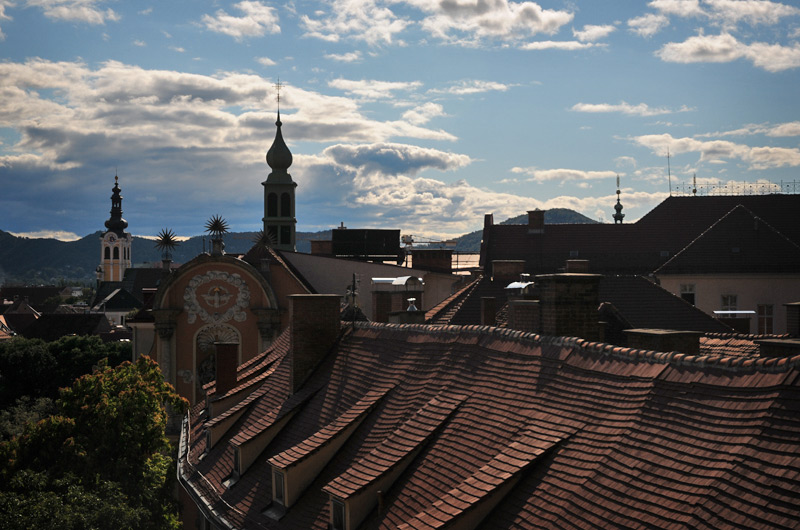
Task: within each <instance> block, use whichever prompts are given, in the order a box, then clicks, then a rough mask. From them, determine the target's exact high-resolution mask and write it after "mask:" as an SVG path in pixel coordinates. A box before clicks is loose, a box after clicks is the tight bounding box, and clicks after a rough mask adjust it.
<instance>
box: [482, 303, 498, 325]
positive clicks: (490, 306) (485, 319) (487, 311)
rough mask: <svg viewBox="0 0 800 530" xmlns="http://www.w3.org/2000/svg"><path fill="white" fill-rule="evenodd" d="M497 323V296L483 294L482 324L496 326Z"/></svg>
mask: <svg viewBox="0 0 800 530" xmlns="http://www.w3.org/2000/svg"><path fill="white" fill-rule="evenodd" d="M496 324H497V298H495V297H494V296H481V325H483V326H494V325H496Z"/></svg>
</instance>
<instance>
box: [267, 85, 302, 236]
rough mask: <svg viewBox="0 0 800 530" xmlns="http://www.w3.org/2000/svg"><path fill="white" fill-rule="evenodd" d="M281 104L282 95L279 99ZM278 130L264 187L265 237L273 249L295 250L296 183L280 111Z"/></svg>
mask: <svg viewBox="0 0 800 530" xmlns="http://www.w3.org/2000/svg"><path fill="white" fill-rule="evenodd" d="M278 98H279V99H278V101H280V95H279V96H278ZM275 125H276V126H277V127H278V129H277V131H276V132H275V140H274V141H273V142H272V147H270V148H269V151H267V164H269V167H270V168H272V172H271V173H270V174H269V175H268V176H267V180H266V181H264V182H262V183H261V184H262V185H263V186H264V219H263V221H264V234H265V235H266V236H267V237H269V240H270V244H271V245H272V247H273V248H276V249H279V250H289V251H292V252H294V250H295V225H296V224H297V219H295V213H294V194H295V188H296V187H297V183H296V182H294V181H293V180H292V176H291V175H290V174H289V172H288V171H287V170H288V169H289V166H291V165H292V153H291V152H290V151H289V148H288V147H286V142H284V141H283V135H282V134H281V125H282V123H281V111H280V107H279V108H278V121H276V122H275Z"/></svg>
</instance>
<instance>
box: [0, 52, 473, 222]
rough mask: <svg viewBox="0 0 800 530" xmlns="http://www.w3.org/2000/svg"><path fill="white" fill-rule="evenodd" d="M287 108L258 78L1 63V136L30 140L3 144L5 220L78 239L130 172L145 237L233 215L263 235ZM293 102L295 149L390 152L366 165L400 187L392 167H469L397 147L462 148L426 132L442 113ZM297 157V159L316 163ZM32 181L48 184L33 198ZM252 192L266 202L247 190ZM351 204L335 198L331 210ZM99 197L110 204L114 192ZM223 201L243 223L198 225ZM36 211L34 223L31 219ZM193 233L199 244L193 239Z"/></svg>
mask: <svg viewBox="0 0 800 530" xmlns="http://www.w3.org/2000/svg"><path fill="white" fill-rule="evenodd" d="M274 95H275V89H274V87H273V82H272V81H271V80H269V79H265V78H263V77H261V76H258V75H255V74H241V73H236V72H220V73H218V74H216V75H214V76H206V75H197V74H186V73H181V72H174V71H168V70H147V69H143V68H140V67H137V66H131V65H127V64H124V63H119V62H114V61H109V62H107V63H104V64H102V65H100V66H99V67H97V68H92V67H89V66H88V65H86V64H83V63H77V62H50V61H45V60H41V59H31V60H28V61H26V62H25V63H13V62H4V63H0V128H5V129H9V130H11V131H13V136H16V137H18V138H19V139H18V141H16V143H13V144H7V145H4V146H3V154H0V181H2V182H3V183H4V190H3V194H2V196H0V202H2V203H3V204H2V207H1V208H2V209H3V211H4V212H6V214H7V215H8V216H9V217H11V218H19V219H22V218H25V219H29V220H30V221H29V222H35V220H36V219H43V218H47V219H49V220H50V221H51V222H52V221H53V220H54V219H55V218H54V217H53V215H52V212H56V211H62V210H64V211H66V213H65V214H64V216H65V217H64V218H58V219H56V220H58V221H59V222H61V225H62V226H64V227H65V229H67V230H70V229H71V228H70V224H71V223H72V224H74V223H75V222H76V221H75V219H82V218H84V217H85V212H83V213H81V211H80V207H82V206H80V205H85V204H86V203H87V202H92V201H95V198H94V197H95V195H97V190H98V182H100V183H101V184H102V186H101V187H102V189H103V190H105V188H106V187H109V188H110V186H111V184H108V183H107V180H108V179H111V180H112V184H113V174H114V173H113V171H114V167H116V166H118V167H119V168H120V178H121V179H122V182H123V184H122V185H123V188H124V190H125V194H126V204H128V205H129V210H128V211H131V212H133V211H135V212H137V213H138V215H139V220H138V221H137V223H138V225H137V228H136V230H138V231H140V232H141V233H147V232H148V231H152V232H153V233H155V232H157V231H158V230H159V229H160V228H161V226H152V227H148V226H146V225H147V223H151V222H156V221H155V220H157V222H158V223H159V224H160V225H162V226H163V225H164V224H169V225H175V226H176V227H177V226H178V225H186V224H189V225H191V226H194V225H196V226H197V228H196V229H197V231H198V232H199V231H202V222H203V221H204V219H202V217H204V216H207V215H211V213H220V214H222V215H225V216H226V217H227V218H229V221H230V222H231V223H236V224H237V225H238V223H242V222H245V223H250V224H249V225H248V226H247V228H246V229H252V228H254V227H255V226H254V225H255V224H256V223H257V219H260V216H253V215H251V214H252V211H250V212H249V213H247V210H246V208H242V207H241V205H242V204H243V203H247V202H251V203H253V204H254V207H255V209H256V210H257V209H258V207H259V206H260V205H258V204H256V203H257V202H258V193H257V192H256V191H257V189H258V186H259V182H261V181H263V179H264V176H265V173H264V172H265V171H267V170H268V169H267V167H266V164H265V163H264V153H265V152H266V150H267V149H268V148H269V146H270V144H271V141H272V138H273V136H274V131H275V125H274V123H275V113H274V104H273V102H274ZM53 96H54V97H53ZM281 96H282V101H281V103H282V106H281V111H282V112H281V118H282V120H283V123H284V126H283V132H284V136H285V138H286V139H287V141H288V142H289V143H290V146H291V145H292V144H294V143H295V142H306V143H305V145H308V143H307V142H326V143H329V142H336V143H337V144H338V143H343V142H353V143H359V142H369V143H370V145H378V144H381V145H383V148H382V151H379V150H378V149H375V148H373V149H371V150H370V149H361V150H360V151H359V152H358V153H357V154H358V156H361V157H362V159H363V160H364V165H365V167H375V168H379V169H380V171H381V172H382V174H388V173H389V169H387V168H389V167H390V166H392V165H394V166H395V167H396V168H398V169H397V171H398V172H399V171H403V172H404V173H405V174H406V175H414V174H416V172H417V171H421V170H423V169H426V168H429V169H441V170H449V169H454V168H458V167H462V166H463V165H464V164H467V163H469V161H470V159H469V157H467V156H465V155H460V154H457V153H445V152H439V151H435V150H427V151H426V150H424V149H423V148H416V147H415V146H409V147H406V148H402V149H401V148H396V147H393V146H394V145H395V144H392V143H391V142H392V141H394V140H395V139H396V138H404V139H412V141H413V140H415V139H419V140H432V141H442V140H444V141H452V140H454V139H455V137H454V136H453V135H452V134H451V133H449V132H447V131H444V130H441V129H431V128H428V127H426V126H425V125H424V122H425V120H426V119H429V118H430V117H432V116H435V115H437V114H440V113H441V109H437V108H436V107H435V105H427V104H426V105H422V106H421V107H419V108H418V109H415V111H416V117H413V116H411V115H408V116H406V118H404V119H399V120H397V121H380V120H376V119H372V118H370V117H367V116H365V115H364V114H363V113H362V112H361V109H360V106H359V102H358V100H355V99H352V98H346V97H332V96H328V95H324V94H322V93H319V92H314V91H308V90H303V89H302V88H299V87H296V86H289V87H287V88H286V90H285V91H282V92H281ZM13 136H12V137H13ZM387 146H388V147H387ZM296 154H297V156H296V159H297V160H300V159H302V158H303V156H304V155H303V153H302V152H299V153H296ZM334 154H336V156H337V158H336V160H338V162H337V163H336V166H335V167H336V168H338V170H341V171H345V170H346V167H345V164H351V163H354V161H355V160H356V158H357V156H356V153H352V152H351V153H348V154H347V156H345V154H344V149H343V148H341V149H339V150H338V151H331V152H329V153H327V154H326V159H327V160H329V161H333V160H334V158H333V155H334ZM305 156H306V157H307V156H308V155H305ZM381 156H383V159H381ZM348 160H349V161H348ZM353 171H355V170H353ZM292 172H293V175H294V177H295V179H296V180H297V181H298V182H299V183H300V184H301V185H303V186H305V187H304V193H306V194H307V196H311V195H312V194H313V191H312V190H311V186H309V185H308V180H306V179H308V178H310V177H309V176H307V175H304V174H303V173H302V171H299V170H298V171H297V172H296V173H295V168H294V167H293V168H292ZM262 173H263V174H262ZM329 173H330V172H329ZM345 173H347V171H345ZM128 175H130V176H132V177H134V178H131V179H128V178H127V176H128ZM221 175H225V178H224V179H222V178H220V176H221ZM12 176H13V178H12ZM328 176H330V174H328ZM31 182H37V183H38V184H37V186H31V185H30V183H31ZM106 184H107V186H106ZM248 189H254V190H256V191H253V193H249V192H243V191H242V190H248ZM152 190H158V193H157V194H153V191H152ZM187 190H189V192H188V194H187ZM345 191H346V190H334V191H333V192H331V193H332V195H331V197H336V196H340V195H341V194H342V193H345ZM65 194H69V195H70V196H71V197H73V200H72V201H69V203H70V205H71V204H74V205H75V206H74V207H72V206H70V205H67V206H66V207H65V205H64V201H63V197H64V196H65ZM100 195H101V196H107V191H103V192H102V193H101V194H100ZM151 196H152V200H151V202H146V201H145V197H151ZM89 197H92V199H91V200H90V199H89ZM97 200H100V199H97ZM103 200H105V199H103ZM325 200H333V199H332V198H325ZM127 201H137V202H135V203H134V202H127ZM215 201H216V202H219V203H220V204H225V205H227V206H228V207H229V208H233V209H234V213H233V214H228V213H226V212H224V211H218V212H198V208H197V204H209V203H210V202H215ZM15 204H16V205H18V206H16V209H14V205H15ZM23 204H25V205H28V206H27V207H26V208H27V210H24V211H23V210H21V209H20V208H21V207H20V206H19V205H23ZM31 204H33V205H34V206H33V207H32V206H30V205H31ZM103 204H105V203H103ZM134 204H135V208H134ZM338 205H339V203H337V207H338ZM98 215H102V214H98ZM313 216H318V217H323V218H329V216H332V217H333V218H336V215H335V212H329V216H328V215H324V213H317V211H316V210H314V211H312V212H311V213H309V217H313ZM198 217H200V219H198ZM254 219H255V220H256V221H254ZM129 221H131V219H130V218H129ZM181 231H182V232H189V233H192V229H191V228H189V229H181Z"/></svg>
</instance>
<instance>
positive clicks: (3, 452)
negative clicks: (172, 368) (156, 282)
mask: <svg viewBox="0 0 800 530" xmlns="http://www.w3.org/2000/svg"><path fill="white" fill-rule="evenodd" d="M187 405H188V403H187V401H186V400H185V399H183V398H181V397H180V396H178V395H177V394H176V393H175V391H174V389H173V387H172V386H171V385H169V384H168V383H165V382H164V378H163V375H162V374H161V371H160V369H159V368H158V365H157V364H156V363H155V362H154V361H152V360H151V359H150V358H148V357H141V358H139V360H137V361H136V363H135V364H134V363H131V362H125V363H123V364H121V365H119V366H118V367H116V368H113V369H112V368H110V367H108V366H106V365H104V364H101V366H100V368H99V369H98V370H97V371H96V372H95V373H93V374H89V375H84V376H82V377H81V378H79V379H78V380H77V381H76V382H75V384H74V385H73V386H72V387H71V388H68V389H64V390H62V391H61V397H60V398H59V400H58V402H57V407H58V413H57V414H55V415H53V416H50V417H49V418H46V419H44V420H42V421H40V422H39V423H37V424H35V425H32V424H29V426H28V427H27V428H26V430H25V432H24V433H23V434H22V435H21V436H19V437H17V438H15V439H13V440H11V441H9V442H3V443H0V520H7V519H8V520H12V519H13V520H15V521H17V520H18V519H19V518H20V517H23V518H24V517H28V518H29V519H27V520H23V521H18V522H19V525H17V526H15V527H18V528H34V527H37V528H38V526H37V521H40V520H46V521H48V526H52V527H54V528H55V527H58V528H122V527H130V528H148V529H149V528H152V529H161V528H177V527H178V522H177V510H176V503H175V501H174V499H173V497H172V488H173V487H174V480H175V477H174V458H173V457H172V456H171V452H172V448H171V446H170V443H169V440H168V439H167V437H166V434H165V431H166V425H167V410H166V407H169V408H170V410H172V411H173V412H174V413H181V412H183V411H185V410H186V407H187ZM97 499H100V500H101V501H102V502H100V503H99V504H97V506H98V507H100V508H101V509H102V510H103V511H107V512H108V513H109V514H111V513H116V514H117V515H118V516H119V517H120V518H121V521H122V522H121V523H120V522H119V521H118V520H114V519H113V518H112V519H105V520H94V519H92V517H91V514H88V513H86V510H85V509H83V508H81V504H82V503H85V502H94V500H97ZM20 514H23V515H20ZM90 520H91V521H93V522H90Z"/></svg>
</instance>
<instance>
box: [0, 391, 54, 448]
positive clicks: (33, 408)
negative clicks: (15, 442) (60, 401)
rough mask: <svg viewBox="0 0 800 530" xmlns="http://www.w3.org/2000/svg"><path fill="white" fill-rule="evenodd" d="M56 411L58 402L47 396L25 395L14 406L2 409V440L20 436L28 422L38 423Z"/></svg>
mask: <svg viewBox="0 0 800 530" xmlns="http://www.w3.org/2000/svg"><path fill="white" fill-rule="evenodd" d="M55 411H56V404H55V403H54V402H53V400H52V399H50V398H46V397H40V398H35V399H33V398H30V397H28V396H23V397H21V398H20V399H18V400H17V402H16V403H14V405H13V406H11V407H9V408H7V409H3V410H0V442H2V441H5V440H10V439H11V438H13V437H15V436H19V435H20V434H22V432H23V431H24V429H25V425H26V424H28V423H37V422H38V421H39V420H42V419H44V418H46V417H48V416H50V415H52V414H53V413H55Z"/></svg>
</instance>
